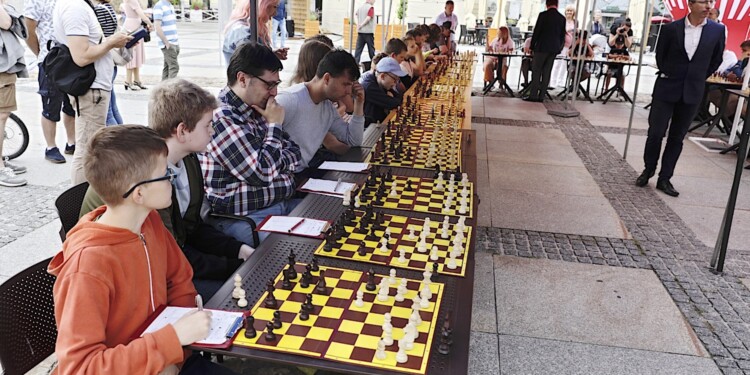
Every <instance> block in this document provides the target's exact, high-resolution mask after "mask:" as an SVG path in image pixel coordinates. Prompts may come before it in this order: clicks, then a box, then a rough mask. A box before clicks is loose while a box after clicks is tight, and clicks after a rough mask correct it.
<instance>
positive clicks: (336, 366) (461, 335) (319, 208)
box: [193, 124, 479, 374]
mask: <svg viewBox="0 0 750 375" xmlns="http://www.w3.org/2000/svg"><path fill="white" fill-rule="evenodd" d="M386 126H387V125H377V124H372V125H371V126H370V127H368V129H367V130H366V131H365V140H364V142H363V146H362V147H354V148H352V149H351V150H350V151H349V152H348V153H347V154H346V155H344V156H343V157H340V159H339V160H342V161H364V160H366V159H367V158H368V156H369V152H370V150H371V149H372V147H373V146H374V145H375V144H376V142H377V141H378V139H379V138H380V135H381V134H382V133H383V132H384V131H385V127H386ZM461 131H462V132H463V133H464V136H463V137H462V143H463V144H462V161H463V165H462V169H463V171H464V172H466V173H467V174H468V176H469V180H470V181H471V182H473V183H475V184H476V182H477V181H476V175H477V173H476V168H477V160H476V144H475V140H476V131H474V130H461ZM392 170H393V174H394V175H403V176H413V177H430V178H431V177H432V174H433V172H432V171H428V170H417V169H409V168H393V169H392ZM324 178H326V179H330V180H337V179H338V178H341V179H342V181H346V182H356V183H358V184H361V183H363V182H364V180H365V179H366V175H364V174H354V173H343V172H328V173H326V175H325V176H324ZM473 202H474V205H475V206H474V207H473V209H474V212H476V210H477V206H478V203H479V199H478V198H477V197H475V198H474V200H473ZM344 209H345V207H344V206H343V205H342V204H341V199H340V198H334V197H328V196H322V195H317V194H309V195H307V196H306V197H305V198H304V199H303V201H302V202H301V203H300V204H299V205H298V206H297V207H296V208H295V209H294V211H293V212H292V213H291V214H290V216H300V217H308V218H315V219H325V220H336V218H338V216H339V215H341V214H342V213H343V212H344ZM383 211H384V212H385V213H391V214H397V215H401V216H407V217H416V218H424V217H428V216H429V217H431V219H432V220H442V216H440V215H430V214H421V213H415V212H410V211H395V210H383ZM474 217H475V218H474V219H467V220H466V224H467V225H471V226H474V227H475V228H476V217H477V215H474ZM472 237H474V238H472V239H471V244H472V245H471V247H470V248H469V249H467V251H468V252H469V253H468V257H467V268H466V275H465V277H452V276H445V275H440V276H438V279H437V281H438V282H441V283H444V284H445V292H444V295H443V302H442V304H441V306H440V311H439V313H438V319H439V320H438V321H442V320H443V319H445V317H446V316H447V315H448V314H450V317H451V318H450V320H451V323H452V327H453V345H452V350H451V352H450V354H448V355H441V354H440V353H438V350H437V346H438V344H439V339H434V340H433V342H432V343H431V345H432V350H431V353H430V359H429V362H428V366H427V373H428V374H466V373H467V371H468V360H469V335H470V327H471V307H472V297H473V289H474V244H475V243H476V230H474V231H472ZM321 242H322V240H320V239H312V238H304V237H296V236H290V235H284V234H278V233H273V234H271V235H270V236H268V238H267V239H266V240H265V241H263V242H262V243H261V244H260V246H258V248H257V249H256V251H255V252H254V253H253V255H252V256H251V257H250V258H248V259H247V260H246V261H245V262H244V263H243V264H242V265H241V266H240V267H239V269H238V270H237V273H238V274H239V275H241V276H242V278H243V280H245V283H244V285H245V290H246V293H247V300H248V301H249V302H250V304H249V306H254V304H255V301H257V300H259V299H260V298H261V296H262V295H263V293H265V285H266V282H267V281H268V280H269V279H272V278H274V277H275V276H276V275H277V274H278V273H279V272H280V271H281V270H282V269H283V267H284V266H285V265H286V264H287V256H288V255H289V251H290V250H294V252H295V253H296V255H297V261H298V262H304V263H308V262H311V261H312V255H313V252H314V251H315V249H316V248H317V247H318V246H319V245H320V243H321ZM318 261H319V264H320V265H322V266H331V267H339V268H346V269H352V270H357V271H362V272H365V271H367V270H368V269H370V268H372V269H374V270H375V272H376V273H377V274H381V275H382V274H388V271H389V268H388V267H383V266H377V265H373V264H370V263H360V262H355V261H347V260H339V259H332V258H327V257H318ZM399 274H400V275H401V276H403V277H408V278H412V279H421V277H422V276H421V273H420V272H416V271H411V270H405V269H404V270H399ZM248 281H249V282H248ZM233 288H234V284H233V279H232V278H230V279H229V280H227V281H226V282H225V283H224V285H223V286H222V287H221V289H220V290H219V291H218V292H217V293H216V294H215V295H214V296H213V298H211V300H209V301H208V303H207V304H206V307H207V308H211V309H222V310H232V311H241V310H247V309H249V307H248V308H245V309H241V308H238V307H237V304H236V302H235V301H234V300H233V299H232V297H231V294H232V290H233ZM435 337H436V338H437V337H438V336H437V335H436V336H435ZM193 349H196V350H204V351H209V352H212V353H216V354H223V355H228V356H234V357H242V358H252V359H257V360H264V361H270V362H278V363H284V364H290V365H296V366H305V367H313V368H318V369H324V370H330V371H337V372H345V373H354V374H390V373H394V372H389V371H384V370H379V369H375V368H371V367H362V366H356V365H352V364H346V363H339V362H333V361H330V360H325V359H318V358H311V357H304V356H299V355H293V354H285V353H279V352H270V351H263V350H255V349H249V348H245V347H240V346H232V347H230V348H229V349H226V350H224V349H209V350H205V349H203V348H193Z"/></svg>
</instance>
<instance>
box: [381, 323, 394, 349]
mask: <svg viewBox="0 0 750 375" xmlns="http://www.w3.org/2000/svg"><path fill="white" fill-rule="evenodd" d="M383 343H385V346H391V345H393V327H390V328H388V329H384V330H383Z"/></svg>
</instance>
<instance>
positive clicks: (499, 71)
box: [482, 52, 525, 96]
mask: <svg viewBox="0 0 750 375" xmlns="http://www.w3.org/2000/svg"><path fill="white" fill-rule="evenodd" d="M482 55H484V56H487V57H497V68H495V78H493V79H492V81H491V82H490V83H489V84H488V85H487V86H485V88H484V91H483V93H482V95H487V93H489V92H490V91H492V87H493V86H495V83H496V82H500V88H503V87H504V88H505V89H506V90H508V93H510V95H511V96H515V94H514V93H513V89H511V88H510V85H508V82H507V81H506V80H504V79H503V60H505V59H506V58H507V59H508V61H509V62H508V65H509V66H510V58H511V57H516V56H520V57H524V56H525V55H523V54H518V53H508V52H483V53H482Z"/></svg>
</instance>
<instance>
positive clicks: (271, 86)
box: [250, 74, 281, 91]
mask: <svg viewBox="0 0 750 375" xmlns="http://www.w3.org/2000/svg"><path fill="white" fill-rule="evenodd" d="M250 76H252V77H255V78H257V79H259V80H260V81H261V82H263V83H265V84H266V87H268V90H269V91H270V90H273V89H275V88H276V87H278V86H279V85H280V84H281V81H273V82H268V81H266V80H265V79H263V78H260V77H258V76H256V75H252V74H250Z"/></svg>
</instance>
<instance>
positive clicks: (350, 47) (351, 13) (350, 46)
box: [349, 0, 359, 64]
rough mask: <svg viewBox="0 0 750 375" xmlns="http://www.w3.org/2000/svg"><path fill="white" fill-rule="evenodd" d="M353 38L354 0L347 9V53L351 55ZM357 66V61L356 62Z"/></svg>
mask: <svg viewBox="0 0 750 375" xmlns="http://www.w3.org/2000/svg"><path fill="white" fill-rule="evenodd" d="M353 38H354V0H352V5H351V8H350V9H349V53H352V39H353ZM357 64H359V61H357Z"/></svg>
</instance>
